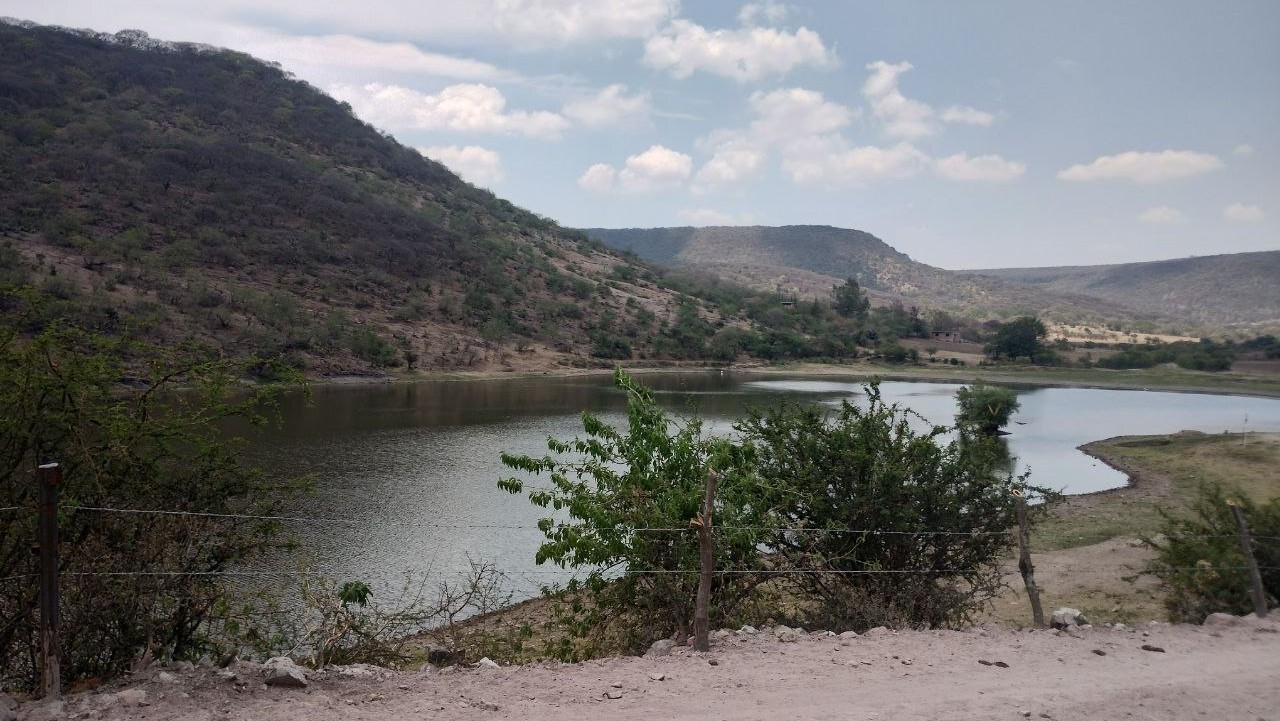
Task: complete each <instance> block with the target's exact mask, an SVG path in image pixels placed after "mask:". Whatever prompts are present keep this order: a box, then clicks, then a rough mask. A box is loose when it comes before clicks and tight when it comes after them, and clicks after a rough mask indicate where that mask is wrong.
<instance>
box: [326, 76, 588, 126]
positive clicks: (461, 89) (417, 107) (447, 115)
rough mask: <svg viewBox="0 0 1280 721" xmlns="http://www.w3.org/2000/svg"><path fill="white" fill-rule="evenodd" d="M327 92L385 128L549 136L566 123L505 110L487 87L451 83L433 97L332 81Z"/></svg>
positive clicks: (392, 87)
mask: <svg viewBox="0 0 1280 721" xmlns="http://www.w3.org/2000/svg"><path fill="white" fill-rule="evenodd" d="M330 94H332V95H333V96H334V97H335V98H337V99H339V100H343V101H346V102H348V103H350V104H351V107H352V108H353V109H354V110H355V112H356V114H357V115H359V116H360V117H361V118H363V119H364V120H366V121H368V122H370V123H372V124H374V125H376V126H378V127H381V128H384V129H387V130H452V131H457V132H469V133H501V134H504V135H526V136H529V137H532V138H545V139H555V138H559V137H560V133H561V132H563V131H564V130H565V128H567V127H568V125H569V122H568V121H567V120H565V119H564V118H563V117H561V116H560V115H557V114H556V113H551V112H545V111H538V112H526V111H510V112H509V111H507V109H506V105H507V101H506V98H504V97H503V96H502V93H501V92H499V91H498V90H497V89H496V88H493V87H490V86H488V85H472V84H465V85H451V86H449V87H447V88H445V89H443V90H441V91H440V92H439V93H437V94H435V95H427V94H425V93H421V92H418V91H417V90H411V89H409V88H405V87H401V86H399V85H383V84H381V83H369V84H367V85H361V86H356V85H345V84H339V85H334V86H332V87H331V88H330Z"/></svg>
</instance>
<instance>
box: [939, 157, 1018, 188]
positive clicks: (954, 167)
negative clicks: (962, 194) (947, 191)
mask: <svg viewBox="0 0 1280 721" xmlns="http://www.w3.org/2000/svg"><path fill="white" fill-rule="evenodd" d="M933 167H934V170H935V171H937V173H938V175H941V176H942V177H944V178H946V179H948V180H959V181H982V182H988V183H1007V182H1009V181H1011V180H1016V179H1018V178H1020V177H1022V176H1023V175H1024V174H1025V173H1026V172H1027V166H1026V165H1023V164H1022V163H1019V162H1017V161H1013V160H1005V159H1004V158H1002V157H1000V156H999V155H979V156H977V157H973V158H970V157H969V156H968V155H967V154H966V153H956V154H955V155H950V156H947V157H945V158H939V159H937V160H935V161H934V165H933Z"/></svg>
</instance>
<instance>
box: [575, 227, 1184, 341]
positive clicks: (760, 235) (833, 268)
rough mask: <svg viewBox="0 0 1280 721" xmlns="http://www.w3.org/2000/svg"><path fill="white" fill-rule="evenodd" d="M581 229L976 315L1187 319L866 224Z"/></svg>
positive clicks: (666, 255) (674, 258) (791, 287)
mask: <svg viewBox="0 0 1280 721" xmlns="http://www.w3.org/2000/svg"><path fill="white" fill-rule="evenodd" d="M583 232H585V233H586V234H587V235H588V236H590V237H592V238H596V239H599V240H600V241H602V242H603V243H605V244H606V245H609V246H611V247H613V248H617V249H619V250H626V251H631V252H634V253H635V254H636V255H638V256H639V257H640V258H643V259H645V260H650V261H653V262H657V263H665V264H669V265H675V266H683V267H690V268H699V269H702V270H705V271H708V272H711V273H714V274H716V275H718V276H720V277H723V278H726V279H730V280H734V281H738V282H741V283H744V284H746V285H748V286H751V287H753V288H756V289H758V290H762V291H774V290H782V291H784V292H794V293H796V294H798V295H800V296H802V297H827V296H828V294H829V293H830V291H831V287H832V286H833V285H835V284H837V283H840V282H842V281H843V280H844V279H845V278H849V277H852V278H856V279H857V280H858V282H859V283H860V284H861V285H862V286H863V287H865V288H866V289H867V290H868V292H869V294H870V295H871V296H872V297H873V298H874V299H876V300H877V301H878V302H880V303H882V304H883V303H889V302H892V301H900V302H902V303H904V304H908V305H918V306H921V307H930V308H940V309H944V310H947V311H950V312H953V313H958V314H960V315H964V316H969V317H973V318H989V317H1012V316H1017V315H1023V314H1036V315H1039V316H1040V317H1042V318H1045V319H1047V320H1052V321H1058V322H1064V323H1077V322H1087V323H1094V324H1098V323H1106V322H1116V321H1118V322H1123V323H1125V324H1127V325H1131V326H1139V325H1141V326H1144V327H1157V326H1158V327H1173V326H1177V325H1178V324H1179V319H1178V318H1176V317H1173V316H1170V315H1168V314H1164V313H1162V312H1161V311H1160V309H1159V308H1153V309H1144V310H1135V309H1133V308H1131V307H1128V306H1125V305H1122V304H1120V303H1117V302H1114V301H1112V300H1110V299H1106V298H1101V297H1098V296H1093V295H1087V294H1083V293H1077V292H1072V291H1069V290H1067V291H1059V290H1056V289H1045V288H1039V287H1036V286H1031V285H1025V284H1021V283H1016V282H1010V281H1008V280H1004V279H1000V278H992V277H987V276H983V275H973V274H960V273H956V272H953V271H948V270H943V269H941V268H935V267H933V266H930V265H926V264H924V263H919V262H916V261H914V260H912V259H911V258H910V257H908V256H907V255H906V254H904V253H901V252H899V251H897V250H895V249H894V248H893V247H891V246H889V245H888V244H887V243H885V242H884V241H882V240H880V239H879V238H877V237H875V236H874V235H871V234H870V233H865V232H863V231H860V230H849V229H844V228H833V227H830V226H815V225H792V226H782V227H761V226H756V227H706V228H651V229H638V228H627V229H605V228H587V229H584V230H583Z"/></svg>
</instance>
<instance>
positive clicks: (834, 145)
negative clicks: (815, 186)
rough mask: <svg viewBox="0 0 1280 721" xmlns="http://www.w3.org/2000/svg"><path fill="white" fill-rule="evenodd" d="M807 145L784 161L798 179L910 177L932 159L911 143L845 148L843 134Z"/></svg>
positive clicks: (850, 180)
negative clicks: (841, 136) (884, 146)
mask: <svg viewBox="0 0 1280 721" xmlns="http://www.w3.org/2000/svg"><path fill="white" fill-rule="evenodd" d="M806 145H807V146H808V147H803V148H797V150H798V151H800V152H795V153H793V154H792V155H790V156H789V157H785V158H783V161H782V169H783V171H785V172H786V173H787V174H788V175H790V176H791V180H792V181H793V182H796V183H833V182H855V183H856V182H864V181H868V180H880V179H892V178H910V177H912V176H914V175H916V174H918V173H919V172H920V171H921V170H922V169H923V168H924V167H926V166H927V165H928V163H929V156H927V155H925V154H924V153H923V152H921V151H920V149H919V148H916V147H915V146H914V145H912V144H910V143H898V144H897V145H894V146H892V147H888V148H879V147H875V146H862V147H856V148H845V147H843V146H844V140H843V138H839V137H830V138H821V139H816V140H815V141H814V142H812V143H809V144H806Z"/></svg>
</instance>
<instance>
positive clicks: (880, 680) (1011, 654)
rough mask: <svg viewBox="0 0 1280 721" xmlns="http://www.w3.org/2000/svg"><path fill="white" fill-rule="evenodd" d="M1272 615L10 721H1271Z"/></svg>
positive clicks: (264, 695)
mask: <svg viewBox="0 0 1280 721" xmlns="http://www.w3.org/2000/svg"><path fill="white" fill-rule="evenodd" d="M1277 616H1280V614H1273V616H1272V618H1271V619H1269V620H1266V621H1257V620H1254V619H1245V620H1241V621H1238V622H1237V623H1235V624H1234V625H1230V626H1204V627H1200V626H1169V625H1155V626H1142V627H1139V628H1126V629H1110V628H1091V629H1084V630H1079V631H1073V632H1071V633H1065V632H1063V633H1058V632H1053V631H1013V630H1007V629H977V630H971V631H964V632H955V631H924V632H901V633H894V632H892V631H886V630H883V629H878V630H874V631H871V632H868V633H867V634H865V635H863V636H859V637H855V638H841V637H838V636H827V635H818V634H806V635H803V636H800V635H795V634H787V633H785V632H784V633H783V634H782V639H780V638H779V635H778V633H777V632H776V631H775V630H773V629H768V630H762V631H761V632H759V633H758V634H756V635H751V634H745V633H732V634H729V635H727V636H723V637H721V638H719V639H717V640H716V641H715V642H714V643H713V648H712V651H711V652H710V653H706V654H699V653H694V652H692V651H689V650H688V649H685V648H676V649H674V651H673V652H672V653H671V654H670V655H669V656H665V657H660V658H614V659H604V660H599V661H592V662H587V663H582V664H569V665H566V664H558V663H543V664H535V665H531V666H524V667H518V668H474V669H471V668H466V669H449V670H445V671H434V670H430V671H421V672H406V673H394V672H390V671H382V670H376V669H375V670H373V672H372V675H366V676H364V677H349V676H343V675H340V674H338V673H336V672H332V671H330V672H327V673H322V674H316V675H315V676H316V677H315V678H314V679H313V680H312V682H311V685H310V686H309V687H308V688H306V689H286V688H274V687H266V686H264V685H262V683H261V680H262V672H261V668H260V667H257V666H256V665H250V664H239V665H238V666H237V667H236V668H235V669H234V670H235V672H236V677H235V678H230V676H231V674H230V673H227V672H223V673H222V675H219V674H218V673H217V672H216V671H214V670H212V669H199V668H196V669H191V668H175V667H171V668H169V669H151V670H149V671H146V672H143V673H141V674H139V677H138V678H136V679H135V680H134V681H133V683H132V685H131V686H130V687H129V688H126V689H125V690H124V692H123V693H120V692H121V690H122V688H123V687H114V688H111V689H99V690H97V691H93V692H88V693H83V694H77V695H73V696H70V697H68V699H67V701H66V702H65V703H64V705H63V706H61V707H58V706H56V705H48V704H41V703H33V704H26V705H24V706H23V707H22V708H21V709H20V712H19V719H29V720H30V721H36V720H37V719H45V718H62V719H67V718H70V719H108V720H116V719H154V720H157V721H160V720H163V721H179V720H181V721H196V720H200V721H204V720H206V719H209V720H212V719H219V720H221V719H244V720H245V721H249V720H253V721H280V720H284V719H304V720H306V721H323V720H327V719H344V720H353V719H368V720H369V721H375V720H377V721H407V720H409V719H485V720H489V719H528V720H530V721H539V720H552V719H554V720H556V721H563V720H566V719H579V718H582V719H585V718H599V719H691V720H692V719H698V720H699V721H702V720H704V719H895V720H906V721H911V720H913V719H919V720H924V719H930V720H935V719H1011V720H1012V719H1020V718H1032V719H1040V718H1048V719H1061V720H1066V719H1242V720H1248V721H1257V720H1258V719H1273V720H1280V684H1278V683H1277V680H1280V619H1277V618H1276V617H1277ZM721 633H722V634H724V633H727V632H721ZM1143 646H1147V647H1148V648H1149V649H1163V651H1159V650H1144V649H1143ZM1000 664H1007V667H1004V666H1001V665H1000ZM362 671H363V672H365V673H368V671H367V670H362V669H357V670H356V671H354V673H360V672H362ZM139 691H144V692H145V698H143V697H142V696H141V695H140V694H139Z"/></svg>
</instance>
